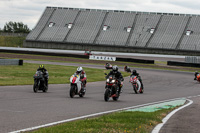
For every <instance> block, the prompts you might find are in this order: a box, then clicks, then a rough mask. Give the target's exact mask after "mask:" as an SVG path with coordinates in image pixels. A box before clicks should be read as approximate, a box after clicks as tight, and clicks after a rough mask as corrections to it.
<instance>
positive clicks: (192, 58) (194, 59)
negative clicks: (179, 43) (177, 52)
mask: <svg viewBox="0 0 200 133" xmlns="http://www.w3.org/2000/svg"><path fill="white" fill-rule="evenodd" d="M185 62H186V63H200V56H186V57H185Z"/></svg>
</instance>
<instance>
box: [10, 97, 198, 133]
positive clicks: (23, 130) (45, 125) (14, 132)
mask: <svg viewBox="0 0 200 133" xmlns="http://www.w3.org/2000/svg"><path fill="white" fill-rule="evenodd" d="M198 96H200V95H197V96H193V97H198ZM190 97H191V96H190ZM183 98H185V97H182V98H174V99H169V100H163V101H158V102H152V103H147V104H142V105H137V106H131V107H126V108H121V109H116V110H110V111H105V112H99V113H95V114H90V115H85V116H80V117H75V118H71V119H66V120H62V121H57V122H53V123H48V124H44V125H40V126H35V127H30V128H26V129H21V130H17V131H12V132H10V133H20V132H25V131H31V130H35V129H39V128H43V127H48V126H53V125H57V124H60V123H64V122H70V121H74V120H79V119H84V118H89V117H94V116H98V115H103V114H108V113H112V112H117V111H123V110H128V109H133V108H138V107H143V106H148V105H153V104H158V103H163V102H169V101H174V100H180V99H183ZM187 105H188V104H187ZM180 108H181V107H180ZM181 109H182V108H181ZM166 121H167V119H166Z"/></svg>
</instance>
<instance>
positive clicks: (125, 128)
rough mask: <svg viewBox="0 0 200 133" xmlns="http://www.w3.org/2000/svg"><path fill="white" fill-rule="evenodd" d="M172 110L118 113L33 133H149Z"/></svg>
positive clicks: (33, 132)
mask: <svg viewBox="0 0 200 133" xmlns="http://www.w3.org/2000/svg"><path fill="white" fill-rule="evenodd" d="M171 110H173V109H172V108H171V109H163V110H159V111H156V112H126V111H123V112H116V113H111V114H107V115H103V116H99V117H95V118H87V119H83V120H77V121H72V122H68V123H63V124H59V125H55V126H51V127H47V128H41V129H38V130H35V131H32V133H149V132H151V130H152V129H153V127H155V126H156V125H157V124H158V123H161V122H162V119H163V117H165V116H166V115H167V114H168V113H169V112H170V111H171Z"/></svg>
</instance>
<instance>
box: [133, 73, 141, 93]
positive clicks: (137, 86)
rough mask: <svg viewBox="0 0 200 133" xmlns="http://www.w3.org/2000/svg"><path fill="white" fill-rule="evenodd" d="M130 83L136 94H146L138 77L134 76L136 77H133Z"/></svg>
mask: <svg viewBox="0 0 200 133" xmlns="http://www.w3.org/2000/svg"><path fill="white" fill-rule="evenodd" d="M130 82H131V84H132V86H133V90H134V91H135V93H136V94H137V93H143V92H144V90H143V88H142V86H141V83H140V81H139V79H138V77H137V76H134V75H133V76H131V77H130Z"/></svg>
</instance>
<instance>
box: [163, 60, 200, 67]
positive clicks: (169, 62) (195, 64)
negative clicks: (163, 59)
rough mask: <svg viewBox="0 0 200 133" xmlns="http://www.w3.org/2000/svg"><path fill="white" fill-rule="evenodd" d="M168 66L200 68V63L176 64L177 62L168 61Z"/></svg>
mask: <svg viewBox="0 0 200 133" xmlns="http://www.w3.org/2000/svg"><path fill="white" fill-rule="evenodd" d="M167 65H170V66H186V67H200V64H198V63H186V62H176V61H167Z"/></svg>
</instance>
